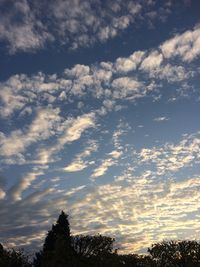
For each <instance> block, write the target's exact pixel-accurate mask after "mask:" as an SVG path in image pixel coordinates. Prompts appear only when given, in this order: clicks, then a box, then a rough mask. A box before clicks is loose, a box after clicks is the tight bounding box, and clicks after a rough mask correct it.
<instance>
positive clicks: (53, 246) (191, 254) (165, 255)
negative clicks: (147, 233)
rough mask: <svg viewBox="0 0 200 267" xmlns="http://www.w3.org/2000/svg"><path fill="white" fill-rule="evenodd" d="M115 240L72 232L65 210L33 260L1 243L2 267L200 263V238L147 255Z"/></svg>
mask: <svg viewBox="0 0 200 267" xmlns="http://www.w3.org/2000/svg"><path fill="white" fill-rule="evenodd" d="M114 241H115V240H114V239H113V238H111V237H107V236H102V235H95V236H90V235H86V236H83V235H77V236H72V235H71V233H70V226H69V221H68V216H67V215H66V214H65V213H64V212H63V211H62V212H61V214H60V216H59V218H58V220H57V222H56V224H54V225H52V229H51V230H50V231H49V232H48V234H47V236H46V239H45V242H44V245H43V248H42V250H41V251H39V252H37V253H36V254H35V257H34V259H33V260H32V261H30V259H29V257H28V256H26V255H25V254H24V252H23V251H22V250H19V251H17V250H14V249H11V250H8V249H5V248H3V246H2V245H1V244H0V267H121V266H126V267H200V242H197V241H168V242H166V241H163V242H161V243H156V244H153V245H152V246H151V248H149V249H148V253H149V255H146V256H143V255H137V254H128V255H120V254H118V253H117V250H114Z"/></svg>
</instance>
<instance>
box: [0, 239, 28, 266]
mask: <svg viewBox="0 0 200 267" xmlns="http://www.w3.org/2000/svg"><path fill="white" fill-rule="evenodd" d="M0 266H1V267H30V266H31V264H30V262H29V260H28V257H27V256H25V254H24V252H23V251H22V250H15V249H12V250H6V249H4V248H3V245H1V244H0Z"/></svg>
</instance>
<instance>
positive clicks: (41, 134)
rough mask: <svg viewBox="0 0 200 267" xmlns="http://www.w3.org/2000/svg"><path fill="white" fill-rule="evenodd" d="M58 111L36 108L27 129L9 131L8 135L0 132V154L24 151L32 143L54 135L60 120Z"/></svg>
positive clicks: (9, 154)
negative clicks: (35, 112)
mask: <svg viewBox="0 0 200 267" xmlns="http://www.w3.org/2000/svg"><path fill="white" fill-rule="evenodd" d="M59 112H60V110H59V109H58V108H56V109H50V108H49V109H48V108H47V109H40V110H38V112H37V115H36V117H35V119H34V120H33V121H32V123H31V124H30V125H29V126H28V127H27V128H28V129H27V130H24V131H22V130H15V131H13V132H11V133H10V134H9V136H6V135H5V134H3V133H1V136H0V146H1V152H0V153H1V155H3V156H11V155H16V154H18V153H20V152H24V151H25V149H26V148H27V147H28V146H30V145H31V144H32V143H35V142H37V141H40V140H44V139H47V138H49V137H50V136H51V135H55V133H56V132H57V127H58V125H59V123H60V122H61V118H60V116H59Z"/></svg>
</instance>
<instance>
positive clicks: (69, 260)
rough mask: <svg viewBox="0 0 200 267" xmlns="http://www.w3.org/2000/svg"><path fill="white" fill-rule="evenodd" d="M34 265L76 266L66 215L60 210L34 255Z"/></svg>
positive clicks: (43, 266)
mask: <svg viewBox="0 0 200 267" xmlns="http://www.w3.org/2000/svg"><path fill="white" fill-rule="evenodd" d="M35 266H41V267H47V266H48V267H65V266H66V267H68V266H69V267H75V266H78V262H77V259H76V252H75V250H74V249H73V247H72V245H71V234H70V225H69V221H68V215H66V214H65V213H64V212H63V211H62V212H61V214H60V216H59V218H58V220H57V222H56V224H55V225H52V229H51V230H50V231H49V232H48V234H47V237H46V239H45V242H44V246H43V250H42V251H41V253H39V254H37V255H36V259H35Z"/></svg>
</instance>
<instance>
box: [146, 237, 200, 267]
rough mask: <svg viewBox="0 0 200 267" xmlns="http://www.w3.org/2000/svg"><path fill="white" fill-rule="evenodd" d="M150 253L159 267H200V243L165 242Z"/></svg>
mask: <svg viewBox="0 0 200 267" xmlns="http://www.w3.org/2000/svg"><path fill="white" fill-rule="evenodd" d="M148 252H149V253H150V254H151V257H152V258H153V259H154V260H155V261H156V263H157V266H158V267H161V266H162V267H168V266H169V267H200V243H199V242H196V241H187V240H185V241H168V242H166V241H163V242H161V243H157V244H153V245H152V247H151V248H150V249H148Z"/></svg>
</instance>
